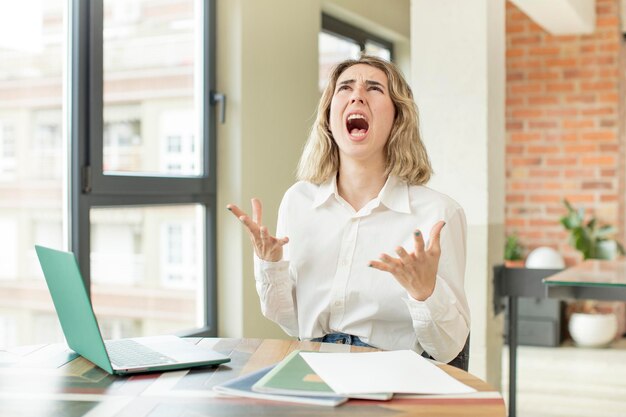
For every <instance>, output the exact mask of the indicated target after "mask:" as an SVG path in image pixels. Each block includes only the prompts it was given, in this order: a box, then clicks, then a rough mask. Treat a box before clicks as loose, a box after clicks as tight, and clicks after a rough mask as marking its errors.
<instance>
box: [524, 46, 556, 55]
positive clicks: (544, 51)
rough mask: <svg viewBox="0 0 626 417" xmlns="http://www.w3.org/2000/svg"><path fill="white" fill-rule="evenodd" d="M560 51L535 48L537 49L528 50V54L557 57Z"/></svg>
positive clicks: (551, 48) (549, 48)
mask: <svg viewBox="0 0 626 417" xmlns="http://www.w3.org/2000/svg"><path fill="white" fill-rule="evenodd" d="M559 51H560V49H559V48H557V47H537V48H530V50H529V54H530V55H541V56H543V55H548V56H549V55H558V53H559Z"/></svg>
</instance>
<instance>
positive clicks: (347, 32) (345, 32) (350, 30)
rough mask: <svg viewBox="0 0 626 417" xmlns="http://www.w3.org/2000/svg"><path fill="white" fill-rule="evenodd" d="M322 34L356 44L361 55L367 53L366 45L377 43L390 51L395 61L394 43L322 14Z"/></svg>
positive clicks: (390, 55)
mask: <svg viewBox="0 0 626 417" xmlns="http://www.w3.org/2000/svg"><path fill="white" fill-rule="evenodd" d="M322 32H324V33H328V34H330V35H333V36H337V37H339V38H343V39H345V40H347V41H351V42H354V43H356V44H357V45H359V48H360V49H361V53H363V52H365V44H366V43H368V42H370V43H375V44H377V45H379V46H382V47H383V48H386V49H388V50H389V57H390V61H393V60H394V51H393V42H391V41H389V40H387V39H384V38H381V37H380V36H378V35H375V34H373V33H371V32H368V31H366V30H363V29H361V28H359V27H356V26H353V25H351V24H350V23H347V22H344V21H343V20H340V19H337V18H336V17H334V16H331V15H329V14H327V13H322Z"/></svg>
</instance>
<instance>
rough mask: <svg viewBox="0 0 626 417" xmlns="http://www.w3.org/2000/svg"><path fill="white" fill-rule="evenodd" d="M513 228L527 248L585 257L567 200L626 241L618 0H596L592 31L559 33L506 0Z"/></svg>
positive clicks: (509, 218)
mask: <svg viewBox="0 0 626 417" xmlns="http://www.w3.org/2000/svg"><path fill="white" fill-rule="evenodd" d="M506 13H507V16H506V31H507V34H506V48H507V49H506V72H507V93H506V94H507V98H506V175H507V185H506V187H507V190H506V232H507V234H511V233H516V234H518V235H519V237H520V241H521V243H522V244H523V245H524V246H525V247H526V253H527V252H528V251H529V250H531V249H533V248H535V247H537V246H544V245H545V246H552V247H554V248H555V249H557V250H558V251H559V252H561V253H562V254H563V255H564V256H565V258H566V262H567V264H568V265H571V264H573V263H576V262H578V261H579V260H580V259H582V258H581V257H580V256H579V255H578V252H576V251H575V250H574V249H572V248H571V247H570V246H569V244H568V237H569V234H568V232H567V231H566V230H565V229H564V228H563V226H561V224H560V223H559V218H560V217H561V215H563V214H564V213H565V208H564V206H563V203H562V201H563V199H564V198H567V199H568V200H569V201H570V202H572V203H573V204H574V205H576V206H580V207H584V208H586V209H587V210H588V211H589V212H590V213H594V214H595V215H596V216H597V217H598V219H599V220H600V222H601V223H610V224H613V225H615V226H617V227H618V228H619V235H618V236H617V237H618V240H620V241H622V242H624V239H623V237H624V176H625V166H624V148H625V146H624V142H625V141H624V139H623V137H622V136H623V135H622V131H623V129H622V126H620V123H622V120H623V119H624V118H623V117H620V116H622V113H623V109H622V106H621V104H620V102H621V101H622V100H623V98H622V97H623V96H624V93H623V92H620V88H621V86H622V84H623V83H622V79H623V77H624V75H623V68H624V65H623V63H622V61H624V58H623V57H621V54H622V44H623V40H622V34H621V30H620V20H619V0H596V18H597V22H596V30H595V32H594V33H593V34H592V35H584V36H552V35H550V34H548V33H547V32H545V31H544V30H543V29H542V28H541V27H539V26H538V25H536V24H535V23H533V22H532V21H531V20H530V19H529V18H528V17H527V16H526V15H525V14H524V13H523V12H521V11H520V10H519V9H518V8H516V7H515V6H514V5H512V4H511V3H507V12H506Z"/></svg>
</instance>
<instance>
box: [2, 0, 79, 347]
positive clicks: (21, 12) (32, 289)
mask: <svg viewBox="0 0 626 417" xmlns="http://www.w3.org/2000/svg"><path fill="white" fill-rule="evenodd" d="M67 3H68V2H67V1H65V0H46V1H35V2H6V1H4V2H0V349H2V348H4V347H7V346H14V345H24V344H35V343H43V342H55V341H63V334H62V332H61V328H60V326H59V323H58V320H57V316H56V313H55V311H54V307H53V304H52V300H51V299H50V295H49V293H48V288H47V286H46V284H45V282H44V278H43V274H42V272H41V268H40V267H39V262H38V261H37V256H36V255H35V249H34V245H35V244H41V245H45V246H51V247H53V248H57V249H63V173H64V158H63V144H64V141H65V137H64V135H63V131H64V126H63V125H64V120H63V110H62V106H63V82H64V71H65V70H64V63H65V56H64V50H65V49H66V48H67V45H66V41H65V39H66V38H65V23H64V12H65V10H64V9H65V7H66V4H67Z"/></svg>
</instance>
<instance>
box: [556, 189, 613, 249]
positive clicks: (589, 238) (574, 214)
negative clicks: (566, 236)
mask: <svg viewBox="0 0 626 417" xmlns="http://www.w3.org/2000/svg"><path fill="white" fill-rule="evenodd" d="M563 204H565V207H566V208H567V214H566V215H565V216H563V217H561V224H562V225H563V226H564V227H565V228H566V229H567V230H569V232H570V244H571V245H572V246H573V247H574V248H575V249H576V250H578V251H579V252H580V253H581V254H582V255H583V259H614V258H615V257H617V255H618V254H619V255H623V254H624V247H623V246H622V245H621V244H620V243H619V242H617V241H616V240H615V239H611V238H610V237H611V236H612V235H614V234H615V232H616V230H615V227H613V226H611V225H603V226H598V220H597V219H596V218H595V216H591V218H589V220H587V221H585V209H584V208H579V209H576V208H574V207H573V206H572V205H571V204H570V202H569V201H567V200H563Z"/></svg>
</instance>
